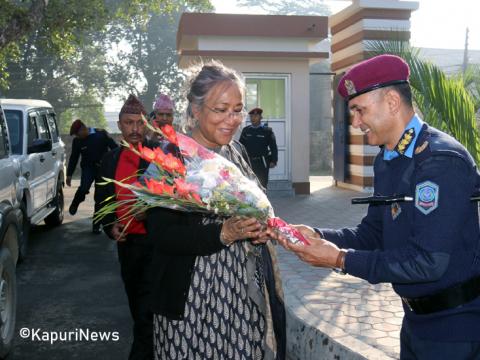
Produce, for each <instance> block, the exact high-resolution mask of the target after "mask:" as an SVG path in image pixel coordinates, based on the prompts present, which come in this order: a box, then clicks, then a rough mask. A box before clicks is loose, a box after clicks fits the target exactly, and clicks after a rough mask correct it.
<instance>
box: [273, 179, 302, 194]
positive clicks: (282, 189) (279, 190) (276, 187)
mask: <svg viewBox="0 0 480 360" xmlns="http://www.w3.org/2000/svg"><path fill="white" fill-rule="evenodd" d="M267 196H275V197H290V196H295V190H294V189H293V187H292V182H291V181H288V180H270V181H269V182H268V189H267Z"/></svg>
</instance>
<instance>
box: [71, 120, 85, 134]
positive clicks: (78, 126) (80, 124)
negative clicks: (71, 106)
mask: <svg viewBox="0 0 480 360" xmlns="http://www.w3.org/2000/svg"><path fill="white" fill-rule="evenodd" d="M84 126H86V125H85V124H84V123H83V122H82V120H80V119H77V120H75V121H74V122H73V123H72V125H71V126H70V136H71V135H76V134H77V133H78V130H80V129H81V128H82V127H84Z"/></svg>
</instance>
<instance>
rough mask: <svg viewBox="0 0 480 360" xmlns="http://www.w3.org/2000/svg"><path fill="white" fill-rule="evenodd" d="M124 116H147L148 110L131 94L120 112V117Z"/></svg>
mask: <svg viewBox="0 0 480 360" xmlns="http://www.w3.org/2000/svg"><path fill="white" fill-rule="evenodd" d="M122 114H143V115H147V110H145V106H143V104H142V102H141V101H140V100H139V99H138V97H136V96H135V95H132V94H130V95H129V96H128V99H127V100H125V103H124V104H123V106H122V109H121V110H120V115H122Z"/></svg>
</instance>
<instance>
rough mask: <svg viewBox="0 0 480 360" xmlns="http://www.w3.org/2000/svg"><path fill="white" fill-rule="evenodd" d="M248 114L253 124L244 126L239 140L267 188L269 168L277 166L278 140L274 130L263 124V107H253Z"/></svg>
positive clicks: (256, 173)
mask: <svg viewBox="0 0 480 360" xmlns="http://www.w3.org/2000/svg"><path fill="white" fill-rule="evenodd" d="M248 114H249V115H250V121H251V123H252V124H251V125H248V126H246V127H244V128H243V130H242V133H241V135H240V139H239V141H240V143H242V144H243V146H245V149H246V150H247V153H248V157H249V158H250V163H251V164H252V170H253V172H254V173H255V175H257V178H258V180H260V183H261V184H262V185H263V187H264V188H265V189H267V184H268V173H269V170H270V168H274V167H275V166H277V161H278V149H277V141H276V139H275V134H274V132H273V130H272V129H271V128H269V127H268V126H262V114H263V110H262V109H261V108H259V107H256V108H253V109H251V110H250V111H249V112H248Z"/></svg>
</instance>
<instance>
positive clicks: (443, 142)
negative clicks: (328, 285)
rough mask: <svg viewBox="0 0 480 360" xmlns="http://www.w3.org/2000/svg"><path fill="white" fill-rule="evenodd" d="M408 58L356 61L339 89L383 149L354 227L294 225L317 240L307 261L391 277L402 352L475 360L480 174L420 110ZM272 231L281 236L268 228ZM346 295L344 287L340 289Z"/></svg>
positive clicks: (375, 278)
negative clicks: (399, 311)
mask: <svg viewBox="0 0 480 360" xmlns="http://www.w3.org/2000/svg"><path fill="white" fill-rule="evenodd" d="M408 78H409V67H408V65H407V63H406V62H405V61H404V60H403V59H401V58H399V57H397V56H393V55H380V56H377V57H374V58H371V59H368V60H366V61H363V62H361V63H359V64H357V65H355V66H354V67H353V68H351V69H350V70H349V71H348V72H347V73H346V74H345V75H344V76H343V78H342V79H341V81H340V83H339V86H338V91H339V93H340V94H341V95H342V96H343V97H344V98H345V100H346V101H348V108H349V109H350V117H351V122H352V125H353V127H355V128H358V129H360V130H361V131H362V132H363V133H364V134H365V135H366V136H367V139H368V143H369V144H370V145H380V146H381V147H382V149H381V151H380V153H379V154H378V155H377V157H376V159H375V164H374V174H375V180H374V194H375V196H372V197H369V198H364V199H358V200H357V201H360V202H363V203H369V204H370V205H369V208H368V212H367V215H366V216H365V217H364V218H363V220H362V222H361V223H360V224H359V225H358V226H356V227H355V228H351V229H346V228H345V229H340V230H334V229H319V228H315V229H314V228H311V227H308V226H305V225H296V227H297V229H299V230H300V231H301V232H302V233H303V234H304V235H305V236H307V237H308V238H309V239H310V240H311V241H312V245H310V246H303V247H302V246H295V245H291V244H288V243H287V242H286V241H285V239H279V240H280V241H281V242H282V245H284V246H285V247H286V248H288V249H290V250H292V251H294V252H295V253H296V254H297V255H298V256H299V257H300V258H301V259H302V260H304V261H306V262H308V263H310V264H312V265H314V266H322V267H330V268H334V269H337V270H338V271H339V272H341V273H348V274H350V275H353V276H357V277H359V278H362V279H365V280H367V281H368V282H370V283H372V284H376V283H380V282H389V283H391V284H392V286H393V289H394V290H395V292H396V293H397V294H398V295H399V296H400V297H401V299H402V301H403V307H404V311H405V316H404V319H403V324H402V330H401V334H400V345H401V347H400V358H401V359H478V358H479V354H480V331H478V330H479V324H480V230H479V218H478V206H477V203H475V202H472V201H471V200H470V198H471V196H472V194H474V193H478V191H479V187H480V176H479V174H478V172H477V168H476V165H475V162H474V161H473V158H472V156H471V155H470V154H469V153H468V151H467V150H466V149H465V148H464V147H463V146H462V145H461V144H460V143H458V142H457V141H456V140H455V139H453V138H452V137H451V136H449V135H447V134H445V133H443V132H441V131H439V130H437V129H435V128H433V127H431V126H429V125H428V124H426V123H424V122H423V121H422V120H421V119H420V117H419V116H418V115H417V114H416V113H415V111H414V108H413V104H412V93H411V89H410V85H409V83H408ZM272 236H275V234H272ZM339 296H341V294H339Z"/></svg>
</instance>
